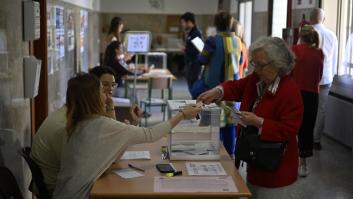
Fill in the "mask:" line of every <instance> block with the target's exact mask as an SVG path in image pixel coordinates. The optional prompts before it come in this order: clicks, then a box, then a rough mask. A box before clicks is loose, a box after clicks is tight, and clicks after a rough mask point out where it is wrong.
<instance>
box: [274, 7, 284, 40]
mask: <svg viewBox="0 0 353 199" xmlns="http://www.w3.org/2000/svg"><path fill="white" fill-rule="evenodd" d="M286 27H287V1H283V0H273V6H272V36H274V37H280V38H282V29H283V28H286Z"/></svg>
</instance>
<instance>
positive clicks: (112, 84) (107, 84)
mask: <svg viewBox="0 0 353 199" xmlns="http://www.w3.org/2000/svg"><path fill="white" fill-rule="evenodd" d="M102 84H103V87H104V88H105V89H107V88H111V89H115V88H116V87H117V86H118V84H117V83H115V82H108V81H102Z"/></svg>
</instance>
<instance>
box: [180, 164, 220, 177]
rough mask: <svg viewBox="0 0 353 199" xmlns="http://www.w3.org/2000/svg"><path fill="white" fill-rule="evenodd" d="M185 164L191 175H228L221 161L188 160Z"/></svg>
mask: <svg viewBox="0 0 353 199" xmlns="http://www.w3.org/2000/svg"><path fill="white" fill-rule="evenodd" d="M185 165H186V170H187V171H188V174H189V175H191V176H211V175H226V172H225V170H224V168H223V166H222V164H221V163H220V162H186V163H185Z"/></svg>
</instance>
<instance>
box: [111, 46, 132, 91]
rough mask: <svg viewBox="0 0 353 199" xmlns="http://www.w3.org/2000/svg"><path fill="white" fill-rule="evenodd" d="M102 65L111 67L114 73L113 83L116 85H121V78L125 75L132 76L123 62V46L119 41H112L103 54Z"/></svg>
mask: <svg viewBox="0 0 353 199" xmlns="http://www.w3.org/2000/svg"><path fill="white" fill-rule="evenodd" d="M104 65H106V66H109V67H111V68H112V69H113V70H114V72H115V81H116V82H117V83H118V85H121V84H122V80H121V78H122V77H123V76H125V75H133V74H134V73H133V72H131V71H129V69H128V65H127V63H126V62H125V60H124V51H123V45H122V43H121V42H120V41H112V42H111V43H110V44H109V45H108V46H107V48H106V49H105V53H104Z"/></svg>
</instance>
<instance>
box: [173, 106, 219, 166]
mask: <svg viewBox="0 0 353 199" xmlns="http://www.w3.org/2000/svg"><path fill="white" fill-rule="evenodd" d="M192 104H196V101H194V100H169V101H168V116H169V117H172V116H173V115H175V114H177V113H178V112H179V111H180V110H182V109H183V107H184V106H187V105H192ZM220 114H221V109H220V108H219V107H218V106H217V105H216V104H210V105H206V106H204V107H203V108H202V111H201V113H200V114H199V116H198V117H197V118H193V119H190V120H184V121H182V122H180V123H179V124H178V125H177V126H176V127H174V128H173V129H172V130H171V132H170V133H169V134H168V150H169V157H170V159H171V160H218V159H219V152H220V139H219V131H220Z"/></svg>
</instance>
